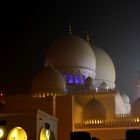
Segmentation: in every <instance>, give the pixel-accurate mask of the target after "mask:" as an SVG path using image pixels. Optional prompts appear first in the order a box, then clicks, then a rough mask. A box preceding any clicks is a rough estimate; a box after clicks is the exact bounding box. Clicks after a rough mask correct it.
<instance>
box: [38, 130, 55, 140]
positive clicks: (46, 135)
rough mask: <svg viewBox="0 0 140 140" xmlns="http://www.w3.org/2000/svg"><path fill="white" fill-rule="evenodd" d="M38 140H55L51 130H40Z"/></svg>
mask: <svg viewBox="0 0 140 140" xmlns="http://www.w3.org/2000/svg"><path fill="white" fill-rule="evenodd" d="M40 140H55V136H54V133H53V131H52V130H51V129H46V128H42V129H41V131H40Z"/></svg>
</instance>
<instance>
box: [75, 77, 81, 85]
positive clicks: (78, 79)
mask: <svg viewBox="0 0 140 140" xmlns="http://www.w3.org/2000/svg"><path fill="white" fill-rule="evenodd" d="M80 82H81V81H80V76H79V75H75V83H76V84H78V83H80Z"/></svg>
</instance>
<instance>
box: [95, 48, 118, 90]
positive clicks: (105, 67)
mask: <svg viewBox="0 0 140 140" xmlns="http://www.w3.org/2000/svg"><path fill="white" fill-rule="evenodd" d="M93 50H94V53H95V56H96V76H95V82H96V84H97V85H98V86H99V85H100V84H101V83H102V82H105V83H106V84H107V86H108V88H114V87H115V78H116V73H115V67H114V64H113V62H112V60H111V58H110V56H109V55H108V54H107V53H106V52H105V51H104V50H103V49H101V48H98V47H95V46H93Z"/></svg>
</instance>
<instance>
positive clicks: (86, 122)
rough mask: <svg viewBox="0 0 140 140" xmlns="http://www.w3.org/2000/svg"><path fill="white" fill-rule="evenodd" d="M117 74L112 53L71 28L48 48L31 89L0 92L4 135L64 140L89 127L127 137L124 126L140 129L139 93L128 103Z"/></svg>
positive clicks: (17, 139)
mask: <svg viewBox="0 0 140 140" xmlns="http://www.w3.org/2000/svg"><path fill="white" fill-rule="evenodd" d="M115 79H116V72H115V66H114V64H113V61H112V60H111V58H110V56H109V55H108V54H107V53H106V52H105V51H104V50H103V49H101V48H99V47H97V46H95V45H94V44H90V41H89V37H88V35H87V39H86V40H84V39H82V38H81V37H78V36H75V35H73V34H72V33H71V30H70V34H69V35H66V36H64V37H60V38H59V39H58V40H56V41H55V42H54V43H53V44H52V45H51V46H50V47H49V49H48V51H47V55H46V59H45V62H44V68H43V69H42V70H41V71H40V72H39V73H38V74H37V75H36V76H35V77H34V79H33V81H32V85H31V86H32V91H31V93H30V94H28V95H21V94H19V95H17V94H16V95H3V94H0V139H2V140H57V139H58V140H66V139H70V133H71V132H73V131H85V132H89V133H90V134H91V136H92V137H97V138H99V139H100V140H125V134H126V130H129V129H140V110H139V106H140V97H138V96H137V98H135V100H134V102H133V103H132V104H130V100H129V97H128V96H127V95H125V94H121V93H120V92H119V91H118V90H117V87H116V84H115ZM137 81H138V82H137V84H136V89H138V88H139V85H140V82H139V80H137Z"/></svg>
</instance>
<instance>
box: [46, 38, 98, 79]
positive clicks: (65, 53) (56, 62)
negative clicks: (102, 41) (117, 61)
mask: <svg viewBox="0 0 140 140" xmlns="http://www.w3.org/2000/svg"><path fill="white" fill-rule="evenodd" d="M48 59H49V60H50V61H51V63H52V64H53V66H54V68H56V69H58V70H59V71H61V72H66V71H67V72H68V71H74V72H75V73H77V72H80V73H84V72H85V73H86V75H87V76H89V75H90V76H91V77H95V68H96V60H95V55H94V52H93V50H92V48H91V47H90V46H89V45H88V43H86V41H85V40H83V39H82V38H80V37H77V36H74V35H70V36H66V37H63V38H60V39H59V40H57V41H56V42H55V43H54V44H53V45H52V46H51V47H50V48H49V49H48V53H47V59H46V61H45V65H46V64H47V63H48V62H47V61H48Z"/></svg>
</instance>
